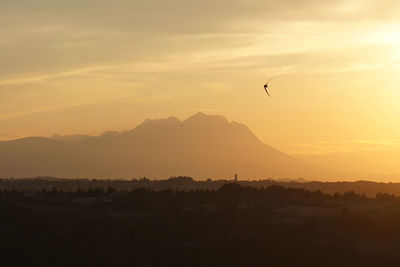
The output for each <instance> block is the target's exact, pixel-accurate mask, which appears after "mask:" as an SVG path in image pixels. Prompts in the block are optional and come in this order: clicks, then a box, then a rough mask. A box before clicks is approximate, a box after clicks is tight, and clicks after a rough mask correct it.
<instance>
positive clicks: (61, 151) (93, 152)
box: [0, 113, 328, 179]
mask: <svg viewBox="0 0 400 267" xmlns="http://www.w3.org/2000/svg"><path fill="white" fill-rule="evenodd" d="M235 172H237V173H239V175H240V177H246V178H269V177H275V178H285V177H287V178H298V177H305V178H310V177H311V178H321V179H323V178H325V177H327V175H328V174H327V173H326V172H323V171H321V170H319V169H317V168H315V167H313V166H312V165H309V164H308V163H305V162H303V161H301V160H298V159H296V158H293V157H291V156H289V155H287V154H285V153H283V152H280V151H278V150H276V149H274V148H272V147H270V146H268V145H266V144H264V143H262V142H261V141H260V140H259V139H258V138H257V137H256V136H255V135H254V134H253V133H252V132H251V131H250V130H249V128H248V127H246V126H245V125H243V124H240V123H237V122H229V121H228V120H226V119H225V118H224V117H222V116H217V115H206V114H203V113H198V114H195V115H193V116H191V117H189V118H188V119H186V120H184V121H180V120H178V119H177V118H174V117H171V118H167V119H157V120H146V121H144V122H143V123H142V124H141V125H139V126H137V127H136V128H135V129H133V130H130V131H125V132H107V133H104V134H102V135H100V136H87V135H75V136H60V135H55V136H53V137H52V138H41V137H29V138H23V139H18V140H12V141H6V142H0V177H11V176H12V177H32V176H58V177H92V178H127V177H143V176H146V177H150V178H165V177H169V176H177V175H188V176H192V177H196V178H208V177H210V178H224V177H232V176H233V175H234V173H235Z"/></svg>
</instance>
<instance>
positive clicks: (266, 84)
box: [264, 78, 273, 97]
mask: <svg viewBox="0 0 400 267" xmlns="http://www.w3.org/2000/svg"><path fill="white" fill-rule="evenodd" d="M272 79H273V78H271V79H269V80H268V82H266V83H265V84H264V90H265V92H266V93H267V95H268V96H269V97H271V95H270V94H269V92H268V88H269V87H268V84H269V82H270V81H271V80H272Z"/></svg>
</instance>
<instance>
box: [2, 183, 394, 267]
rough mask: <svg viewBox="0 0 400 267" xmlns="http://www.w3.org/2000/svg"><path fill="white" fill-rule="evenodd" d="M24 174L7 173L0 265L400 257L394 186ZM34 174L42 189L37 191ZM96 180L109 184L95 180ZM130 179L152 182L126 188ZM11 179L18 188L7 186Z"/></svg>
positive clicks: (360, 262) (379, 262)
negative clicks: (380, 189) (358, 188)
mask: <svg viewBox="0 0 400 267" xmlns="http://www.w3.org/2000/svg"><path fill="white" fill-rule="evenodd" d="M21 181H22V180H15V179H7V180H3V181H2V182H1V188H2V189H1V190H0V214H1V217H0V240H1V242H0V251H1V252H2V258H1V264H0V265H1V266H397V264H398V262H399V261H400V253H399V252H400V243H399V240H400V231H399V230H398V225H399V222H400V198H399V197H395V196H393V195H390V194H385V193H378V194H376V196H375V197H373V198H372V197H367V196H365V195H363V194H358V193H355V192H354V191H350V192H345V193H336V194H324V193H322V192H321V191H319V190H318V191H308V190H304V189H302V188H284V187H282V186H279V185H276V184H273V185H269V186H267V187H263V188H261V187H259V188H255V187H250V186H243V185H240V184H238V183H227V182H226V181H225V183H224V184H222V185H221V186H219V189H206V188H205V189H204V188H200V187H198V188H197V189H193V188H192V189H191V188H190V186H189V185H191V184H193V183H196V182H195V181H193V180H192V179H191V178H188V177H179V178H171V179H169V180H164V181H158V182H152V181H148V180H146V179H140V180H135V181H114V182H113V183H112V182H111V181H100V180H94V181H93V180H80V183H79V184H75V187H76V189H72V188H71V189H67V187H66V185H67V182H66V181H64V180H57V179H48V178H47V179H34V180H32V179H30V180H29V179H28V180H25V181H24V183H23V184H25V189H23V186H21V185H22V182H21ZM72 181H74V180H72ZM75 182H76V181H75ZM20 183H21V184H20ZM35 183H42V188H41V189H38V190H31V189H32V188H34V186H38V185H37V184H35ZM97 183H100V184H101V183H102V185H104V186H101V185H100V184H99V185H100V186H95V187H93V185H96V184H97ZM107 183H110V185H114V187H113V186H108V187H105V185H107ZM119 183H120V184H119ZM124 183H128V184H130V183H144V184H146V183H147V184H148V185H149V184H150V185H152V186H153V188H152V189H150V186H148V187H147V188H145V187H138V188H125V189H124V190H121V189H120V188H119V187H120V186H126V184H124ZM160 183H161V184H162V183H168V184H169V186H170V189H163V188H161V186H160ZM202 183H205V184H207V183H209V184H213V183H217V182H213V181H208V182H202ZM221 183H222V182H221ZM11 184H12V185H13V186H14V189H10V188H8V189H6V188H5V187H10V185H11ZM174 184H175V187H173V186H172V185H174ZM16 185H18V186H16ZM49 185H52V186H53V187H51V188H50V187H49ZM54 185H60V186H61V185H63V187H59V188H58V187H56V186H54ZM77 185H78V186H77ZM83 185H85V186H83ZM156 185H157V186H160V187H159V188H158V189H155V187H156ZM185 186H187V188H186V190H184V189H182V188H183V187H185ZM29 188H31V189H29Z"/></svg>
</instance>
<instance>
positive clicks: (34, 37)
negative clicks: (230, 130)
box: [0, 0, 400, 154]
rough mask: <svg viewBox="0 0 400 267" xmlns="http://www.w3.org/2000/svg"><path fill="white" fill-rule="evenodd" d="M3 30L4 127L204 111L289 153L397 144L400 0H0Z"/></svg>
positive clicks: (22, 131) (0, 82)
mask: <svg viewBox="0 0 400 267" xmlns="http://www.w3.org/2000/svg"><path fill="white" fill-rule="evenodd" d="M0 35H1V36H2V38H1V39H0V140H10V139H14V138H20V137H25V136H52V135H53V134H55V133H58V134H63V135H66V134H77V133H79V134H92V135H97V134H101V133H102V132H105V131H109V130H128V129H132V128H134V127H135V126H137V125H138V124H140V123H141V122H142V121H144V120H145V119H147V118H164V117H169V116H176V117H178V118H179V119H185V118H187V117H188V116H190V115H192V114H194V113H197V112H199V111H201V112H205V113H209V114H220V115H223V116H225V117H226V118H228V119H229V120H234V121H238V122H242V123H244V124H246V125H247V126H249V128H250V129H251V130H252V131H253V132H254V133H255V134H256V135H257V136H258V137H259V138H260V139H261V140H262V141H263V142H265V143H267V144H269V145H271V146H274V147H276V148H278V149H280V150H282V151H285V152H287V153H291V154H324V153H336V152H343V151H353V150H367V151H370V150H393V151H397V150H399V151H400V105H399V100H400V90H399V89H400V88H399V85H400V77H399V76H400V75H399V74H400V2H399V1H397V0H379V1H378V0H353V1H342V0H332V1H318V0H302V1H299V0H281V1H261V0H231V1H227V0H219V1H215V0H202V1H195V0H169V1H165V0H146V1H144V0H143V1H139V0H130V1H125V0H113V1H111V0H110V1H108V0H96V1H94V0H85V1H82V0H79V1H78V0H70V1H64V0H40V1H39V0H2V1H1V2H0ZM272 77H274V79H273V80H272V81H271V83H270V93H271V96H272V97H271V98H268V96H267V95H266V94H265V92H264V89H263V84H264V83H265V81H266V80H268V79H270V78H272Z"/></svg>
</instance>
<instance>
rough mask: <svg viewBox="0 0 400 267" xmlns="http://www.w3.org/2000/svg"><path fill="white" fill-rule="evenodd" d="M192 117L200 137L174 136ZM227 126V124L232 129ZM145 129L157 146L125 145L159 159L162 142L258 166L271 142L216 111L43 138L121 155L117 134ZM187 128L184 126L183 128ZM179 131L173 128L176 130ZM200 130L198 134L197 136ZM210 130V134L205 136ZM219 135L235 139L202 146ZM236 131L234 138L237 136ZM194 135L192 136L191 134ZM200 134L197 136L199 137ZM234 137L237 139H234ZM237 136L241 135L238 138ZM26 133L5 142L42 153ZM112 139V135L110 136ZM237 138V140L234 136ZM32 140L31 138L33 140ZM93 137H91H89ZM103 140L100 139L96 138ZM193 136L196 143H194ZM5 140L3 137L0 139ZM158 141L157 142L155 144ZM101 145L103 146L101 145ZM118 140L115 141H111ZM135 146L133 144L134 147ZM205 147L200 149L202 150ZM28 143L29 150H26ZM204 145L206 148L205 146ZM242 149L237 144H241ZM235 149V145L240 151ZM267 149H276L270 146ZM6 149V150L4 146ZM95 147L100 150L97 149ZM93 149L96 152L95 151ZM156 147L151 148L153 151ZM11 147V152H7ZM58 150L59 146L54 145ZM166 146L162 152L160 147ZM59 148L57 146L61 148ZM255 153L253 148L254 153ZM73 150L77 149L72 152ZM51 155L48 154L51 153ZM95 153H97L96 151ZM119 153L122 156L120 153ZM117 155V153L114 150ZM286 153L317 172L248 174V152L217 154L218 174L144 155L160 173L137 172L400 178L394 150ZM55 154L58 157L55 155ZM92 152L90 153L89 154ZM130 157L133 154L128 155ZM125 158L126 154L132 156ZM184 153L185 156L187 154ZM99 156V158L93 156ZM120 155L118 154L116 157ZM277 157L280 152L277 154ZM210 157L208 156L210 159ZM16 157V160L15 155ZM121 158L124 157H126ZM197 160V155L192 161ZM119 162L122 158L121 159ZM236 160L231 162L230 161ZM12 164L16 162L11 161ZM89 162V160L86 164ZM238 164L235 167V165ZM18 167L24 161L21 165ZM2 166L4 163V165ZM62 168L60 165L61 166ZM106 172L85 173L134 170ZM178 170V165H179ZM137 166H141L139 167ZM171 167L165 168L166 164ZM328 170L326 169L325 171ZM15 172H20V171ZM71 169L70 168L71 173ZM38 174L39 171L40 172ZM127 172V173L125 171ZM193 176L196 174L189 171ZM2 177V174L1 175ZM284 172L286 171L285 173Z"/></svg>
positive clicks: (66, 161)
mask: <svg viewBox="0 0 400 267" xmlns="http://www.w3.org/2000/svg"><path fill="white" fill-rule="evenodd" d="M191 121H193V123H194V127H195V129H196V131H199V133H200V135H198V134H196V133H195V132H192V133H190V134H189V135H187V136H186V137H185V138H184V139H183V140H182V141H180V140H179V138H182V136H181V134H182V133H180V130H182V127H184V126H185V125H187V123H188V122H189V125H190V123H191ZM229 125H231V126H235V125H238V126H239V127H244V129H247V130H246V131H248V134H250V135H249V136H246V135H243V136H242V135H241V134H240V133H239V132H237V131H238V129H236V130H235V128H230V129H225V128H226V127H227V126H229ZM231 126H229V127H231ZM171 127H175V130H174V131H172V132H169V131H171V129H172V128H171ZM143 128H145V129H147V130H146V131H147V132H146V134H145V135H148V136H153V135H154V136H155V139H154V140H158V141H157V143H159V144H158V145H156V146H155V147H154V146H153V145H152V144H151V143H152V142H154V141H141V142H139V143H142V144H141V145H139V143H137V140H136V139H132V140H130V141H127V142H125V145H124V146H129V147H132V149H134V150H136V153H137V154H143V153H145V154H146V152H145V150H147V149H150V150H151V151H153V152H152V153H153V154H152V157H154V158H159V157H163V156H162V155H163V154H164V153H165V152H167V151H168V152H167V153H171V152H172V151H171V150H170V149H167V148H166V147H164V146H165V145H162V142H167V143H168V142H173V143H174V144H175V145H176V146H177V147H180V146H182V145H184V144H186V145H184V146H187V147H188V148H189V150H190V149H192V150H193V149H194V147H196V149H198V148H199V146H200V147H201V148H202V149H205V150H204V153H206V154H205V155H204V156H205V157H206V158H207V157H210V156H206V155H212V154H215V153H216V152H217V151H218V150H221V149H227V148H228V147H229V150H231V151H232V152H230V153H233V154H242V153H243V152H244V151H243V149H245V150H246V149H251V150H250V151H251V152H252V154H254V155H253V156H252V157H250V158H252V160H253V163H254V164H262V163H257V162H258V159H257V158H260V157H263V156H262V154H260V152H259V151H258V149H259V148H260V146H262V145H263V144H265V145H267V146H269V147H270V144H267V143H265V142H262V140H260V139H259V137H258V135H257V133H255V132H253V131H252V130H251V129H249V128H247V125H245V124H242V123H241V122H236V121H234V120H230V119H229V118H225V117H223V116H221V115H218V114H205V113H203V112H198V113H195V114H193V115H192V116H189V117H188V118H184V119H178V118H177V117H175V116H171V117H168V118H157V119H145V120H143V122H142V123H140V124H139V125H136V126H135V127H132V128H130V129H126V130H124V131H114V130H113V129H109V131H105V132H103V133H101V134H99V135H86V134H82V133H76V134H72V135H60V134H58V133H56V134H53V135H51V136H47V137H45V136H42V137H43V138H50V139H54V140H60V141H63V142H66V143H68V144H74V145H75V146H77V149H78V150H79V149H80V148H79V147H80V146H81V147H82V149H83V150H85V149H87V148H86V147H87V143H85V142H89V143H93V142H94V141H93V140H95V139H96V140H97V139H98V141H96V142H103V143H104V142H106V143H109V144H108V145H107V146H110V148H109V149H107V150H104V151H103V152H102V153H103V154H110V153H111V154H113V153H118V152H121V153H122V154H123V153H124V152H122V151H121V149H122V148H121V147H119V146H118V143H120V142H121V140H119V141H118V138H120V139H123V138H124V136H127V135H131V134H132V133H134V132H137V131H138V130H139V131H140V130H141V129H143ZM185 128H186V127H185ZM176 130H178V131H176ZM165 132H166V133H167V136H171V135H176V138H177V140H176V141H172V140H169V141H167V140H168V139H165V137H164V133H165ZM201 133H202V134H201ZM210 133H211V135H210ZM222 134H223V135H224V136H225V137H224V138H227V139H231V138H234V139H233V140H234V141H233V143H230V145H228V147H226V146H225V148H223V147H224V146H222V147H220V146H219V144H221V142H224V141H223V139H219V141H218V142H217V143H216V144H215V145H213V146H211V147H209V146H208V145H207V141H206V140H207V138H209V139H212V137H211V136H212V135H216V136H219V135H222ZM238 134H239V136H238ZM196 135H197V137H196ZM201 136H202V137H201ZM234 136H236V137H234ZM240 136H241V137H240ZM251 136H254V137H255V138H256V139H258V140H260V141H261V143H259V144H258V145H256V146H253V147H252V148H249V147H248V145H246V143H249V142H252V141H249V137H250V138H252V137H251ZM31 137H41V136H31ZM31 137H25V138H21V139H12V140H9V141H16V140H20V141H25V143H26V145H25V146H26V147H27V148H26V149H24V148H22V149H23V151H24V152H23V153H24V154H26V153H28V154H29V153H32V154H33V155H35V154H38V155H40V154H41V153H43V152H42V151H41V150H42V149H46V146H47V143H42V144H41V143H40V142H39V143H38V144H37V145H36V146H33V147H32V144H30V141H31V140H30V138H31ZM110 138H111V139H110ZM187 138H189V140H192V141H189V142H188V141H184V140H185V139H187ZM202 138H203V142H204V141H205V142H206V143H198V140H200V139H202ZM235 138H236V139H235ZM33 140H34V139H33ZM91 140H92V141H91ZM100 140H103V141H100ZM195 140H197V141H195ZM4 142H7V141H3V143H4ZM143 142H145V144H146V146H144V147H143ZM160 142H161V143H160ZM106 143H105V144H106ZM114 143H115V144H117V145H114ZM12 144H14V142H11V143H10V145H12ZM17 144H23V143H21V142H18V143H17ZM0 145H1V141H0ZM135 146H136V147H135ZM157 146H160V147H161V148H157ZM203 146H204V148H203ZM29 147H32V148H29ZM207 147H208V148H207ZM240 147H242V148H240ZM239 148H240V149H239ZM271 148H272V149H276V148H273V147H271ZM8 149H10V148H8ZM20 149H21V148H18V147H16V148H14V149H12V150H14V152H12V153H16V151H18V150H20ZM98 149H99V148H98ZM98 149H97V150H98ZM153 149H155V150H153ZM0 150H1V146H0ZM12 150H11V151H12ZM58 150H59V149H58ZM164 150H166V151H164ZM61 151H62V150H61ZM257 151H258V152H257ZM0 152H3V154H4V155H3V157H4V159H6V158H7V157H9V155H10V154H8V153H9V151H7V148H6V150H5V151H0ZM76 152H77V151H76ZM281 152H283V153H287V152H286V151H280V153H281ZM50 153H52V152H50ZM60 153H70V152H60ZM97 153H98V152H97ZM173 153H175V154H176V155H177V156H178V157H179V155H180V154H182V153H184V154H185V153H187V152H184V151H182V150H179V149H178V150H176V151H174V152H173ZM79 154H80V153H79V152H77V155H76V156H74V157H75V158H79V157H80V155H79ZM122 154H121V155H122ZM116 155H117V154H116ZM287 155H291V156H293V157H294V158H297V159H300V160H303V161H304V162H306V163H310V164H312V165H313V166H314V167H316V168H320V169H321V170H317V169H315V170H313V171H306V172H304V170H302V171H299V173H296V171H293V172H292V174H291V175H289V176H285V175H284V172H282V169H280V170H279V168H280V167H278V169H277V170H278V172H277V173H276V170H275V173H274V172H272V173H271V172H270V171H267V170H264V172H263V171H261V172H260V171H255V172H253V174H254V175H253V176H251V175H249V173H251V172H249V170H248V169H247V168H248V167H245V169H243V167H242V169H241V168H239V167H238V166H240V164H241V163H243V162H242V161H248V160H249V156H247V157H244V158H241V159H240V158H238V159H236V160H233V161H230V163H222V162H223V161H221V160H219V159H218V158H215V159H214V160H215V161H216V163H220V164H228V165H229V164H230V165H231V167H228V169H227V170H225V171H223V172H221V170H217V169H212V168H213V167H211V170H210V171H211V172H207V171H203V172H200V173H208V174H207V175H203V176H202V175H200V176H199V172H197V171H195V172H193V170H194V169H193V168H190V167H188V166H189V165H193V166H194V161H193V162H192V163H189V162H187V163H185V164H186V165H188V166H187V167H183V165H182V166H181V167H180V168H181V169H179V168H178V169H175V171H172V172H171V171H168V172H165V168H166V167H165V166H163V165H162V164H160V163H156V162H154V161H152V160H151V159H150V158H148V159H147V160H149V162H147V164H150V162H152V164H154V165H153V166H152V168H153V169H154V168H155V169H163V170H164V172H163V171H161V172H156V173H158V175H157V176H152V173H153V174H154V171H149V170H148V173H146V172H140V175H139V176H147V177H152V178H165V177H169V176H178V175H189V176H193V177H194V178H200V179H204V178H206V177H209V178H225V177H231V176H232V173H233V172H239V173H240V172H241V175H242V174H244V177H243V176H242V178H244V179H250V180H252V179H265V178H267V177H268V178H274V179H282V178H289V179H297V178H305V179H307V180H320V181H335V180H337V181H355V180H360V179H361V180H371V181H378V182H379V181H383V182H398V181H400V166H398V164H397V161H395V160H394V161H391V160H390V159H391V158H392V157H393V158H395V157H396V154H393V152H392V153H391V152H390V151H381V150H369V151H362V150H359V151H349V152H342V153H326V154H290V153H287ZM58 156H60V155H58ZM92 156H94V155H92ZM92 156H86V157H92ZM132 156H133V155H132ZM132 156H130V157H132ZM187 156H189V161H190V160H195V159H194V158H193V159H190V154H188V155H187ZM187 156H185V157H187ZM266 156H267V157H266V158H264V160H265V161H266V162H267V163H266V164H267V165H268V164H270V162H271V160H272V161H274V159H273V157H276V155H275V156H273V157H272V158H271V155H266ZM0 157H1V153H0ZM53 157H57V156H56V154H53V155H52V156H51V158H53ZM95 157H98V156H95ZM119 157H121V156H119ZM225 157H229V158H230V157H231V155H230V154H226V155H225ZM278 157H280V156H278ZM210 158H212V157H210ZM16 160H19V159H17V158H16ZM52 160H53V159H51V160H50V161H52ZM117 160H123V159H122V158H117ZM125 160H129V159H128V158H127V159H125ZM135 160H136V161H137V159H136V157H135V156H134V157H133V158H132V160H129V161H130V162H131V164H135V163H134V162H135ZM197 160H199V159H197ZM71 161H74V160H73V159H68V157H67V158H65V159H64V165H67V166H68V164H71ZM106 161H111V158H108V160H107V159H104V163H105V162H106ZM123 161H124V160H123ZM200 161H201V162H202V163H201V164H203V165H201V167H200V166H198V168H200V169H201V168H204V169H208V168H210V166H209V165H208V163H206V162H204V159H203V160H200ZM169 162H170V164H175V165H176V164H178V165H181V164H182V163H177V162H175V163H172V162H173V161H170V160H169ZM234 162H236V163H234ZM14 163H16V162H14ZM91 164H93V163H91ZM114 164H117V165H116V166H118V163H114ZM238 164H239V165H238ZM274 164H277V166H279V165H281V164H282V162H279V161H277V162H276V163H274ZM22 167H23V165H22ZM288 167H289V168H291V167H290V166H286V168H288ZM3 168H6V167H3ZM45 168H50V169H48V171H47V172H46V171H45V169H44V170H42V171H41V173H37V172H36V173H31V174H29V172H27V173H26V175H25V177H29V176H32V177H33V176H35V175H38V176H52V175H54V170H51V169H53V168H52V167H49V166H48V167H45ZM60 168H61V169H62V168H63V167H60ZM74 168H77V172H75V174H74V175H72V176H70V177H85V175H87V174H88V172H87V170H86V171H82V169H81V168H82V167H76V166H75V167H74ZM113 168H114V172H115V174H113V173H112V172H113V171H112V169H113ZM113 168H112V169H111V170H110V171H111V172H110V171H107V173H108V176H104V174H102V173H101V172H100V173H98V176H96V175H93V172H89V173H92V174H91V175H89V176H88V177H91V178H107V177H109V178H112V177H114V178H127V177H131V176H134V177H138V175H137V172H135V170H131V172H130V173H129V172H128V173H127V174H126V175H125V176H118V174H119V173H120V172H119V171H117V168H116V167H113ZM182 168H183V169H182ZM292 168H294V170H298V169H297V168H298V167H294V166H292ZM79 169H81V173H80V172H79ZM139 169H140V168H139ZM167 169H170V168H167ZM182 170H186V171H184V172H182ZM212 170H214V172H215V173H212ZM330 172H331V173H330ZM19 173H20V172H19ZM72 173H73V172H72ZM39 174H40V175H39ZM130 174H131V175H130ZM193 174H195V175H193ZM0 175H1V173H0ZM9 175H10V176H16V175H12V172H11V173H9ZM286 175H287V174H286ZM55 176H58V177H65V176H67V177H68V175H65V173H63V172H59V173H58V174H57V175H55Z"/></svg>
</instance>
